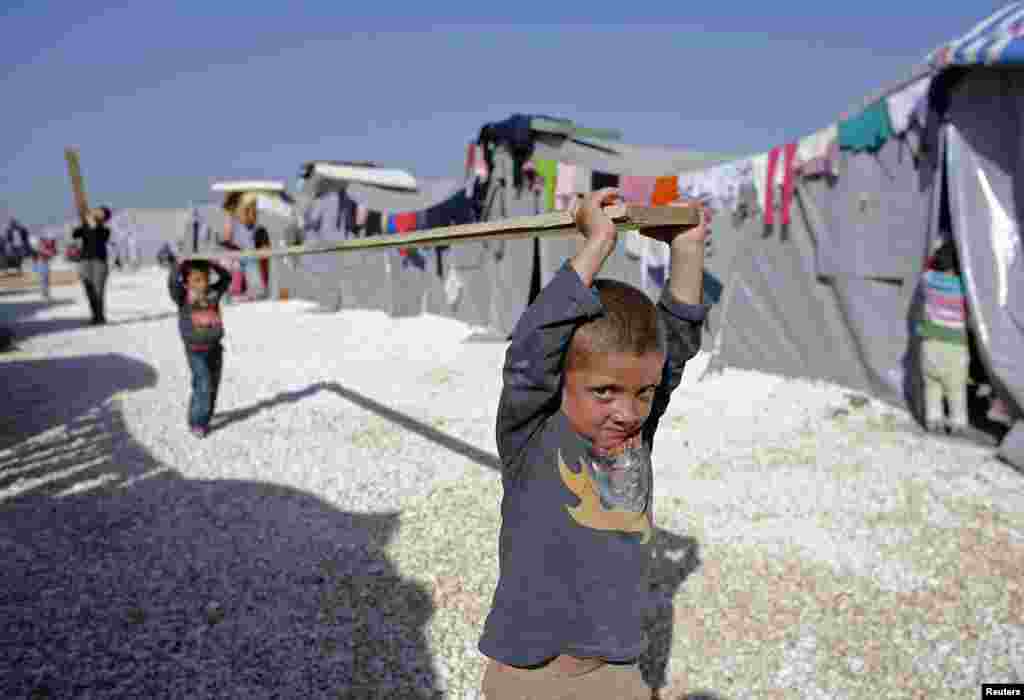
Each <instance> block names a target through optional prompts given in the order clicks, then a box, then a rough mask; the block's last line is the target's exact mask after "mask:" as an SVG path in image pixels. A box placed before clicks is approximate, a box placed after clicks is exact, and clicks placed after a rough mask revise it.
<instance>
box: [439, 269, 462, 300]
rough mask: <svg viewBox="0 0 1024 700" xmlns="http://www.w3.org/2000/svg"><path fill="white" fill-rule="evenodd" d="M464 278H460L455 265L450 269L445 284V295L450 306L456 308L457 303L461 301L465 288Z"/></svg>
mask: <svg viewBox="0 0 1024 700" xmlns="http://www.w3.org/2000/svg"><path fill="white" fill-rule="evenodd" d="M463 286H464V285H463V282H462V277H460V276H459V273H458V271H457V270H456V269H455V266H454V265H451V266H449V267H448V277H447V279H445V282H444V295H445V300H446V301H447V302H448V305H449V306H455V303H456V302H457V301H458V300H459V297H460V296H461V295H462V288H463Z"/></svg>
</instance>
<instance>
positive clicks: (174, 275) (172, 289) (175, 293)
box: [167, 262, 185, 306]
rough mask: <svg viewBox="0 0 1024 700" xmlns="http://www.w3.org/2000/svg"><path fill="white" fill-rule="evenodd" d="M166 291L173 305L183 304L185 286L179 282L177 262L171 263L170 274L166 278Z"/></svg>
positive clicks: (179, 275)
mask: <svg viewBox="0 0 1024 700" xmlns="http://www.w3.org/2000/svg"><path fill="white" fill-rule="evenodd" d="M167 291H168V292H169V293H170V295H171V299H172V300H173V301H174V303H175V304H177V305H178V306H181V305H182V304H184V303H185V285H184V284H182V281H181V270H180V268H179V267H178V265H177V262H171V264H170V274H169V275H168V276H167Z"/></svg>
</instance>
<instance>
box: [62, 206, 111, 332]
mask: <svg viewBox="0 0 1024 700" xmlns="http://www.w3.org/2000/svg"><path fill="white" fill-rule="evenodd" d="M110 215H111V212H110V208H109V207H97V208H96V209H93V210H92V211H90V212H89V213H88V214H86V215H85V220H84V221H83V222H82V225H81V226H79V227H78V228H76V229H75V230H74V231H73V232H72V233H71V236H72V238H77V239H79V240H81V242H82V248H81V253H80V257H79V263H78V276H79V277H80V278H81V279H82V286H83V287H85V294H86V296H87V297H88V299H89V308H90V309H91V311H92V324H93V325H95V326H99V325H103V324H104V323H106V322H107V317H106V313H105V310H104V295H105V294H106V289H107V274H108V272H109V269H108V267H107V255H108V254H107V244H108V243H109V242H110V229H109V228H108V227H107V224H108V223H109V222H110Z"/></svg>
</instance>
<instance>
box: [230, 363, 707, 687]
mask: <svg viewBox="0 0 1024 700" xmlns="http://www.w3.org/2000/svg"><path fill="white" fill-rule="evenodd" d="M321 391H327V392H330V393H332V394H335V395H336V396H338V397H339V398H342V399H344V400H346V401H349V402H351V403H354V404H356V405H357V406H360V407H361V408H363V409H365V410H367V411H372V412H373V413H375V414H377V415H379V416H381V417H382V418H384V419H386V420H389V421H391V422H393V423H395V424H396V425H399V426H400V427H402V428H403V429H405V430H408V431H410V432H413V433H416V434H417V435H419V436H421V437H423V438H425V439H427V440H430V441H432V442H435V443H437V444H438V445H441V446H442V447H445V448H446V449H448V450H451V451H452V452H454V453H455V454H458V455H460V456H462V457H465V458H466V459H470V460H473V461H474V462H476V463H477V464H479V465H480V466H483V467H487V468H489V469H493V470H495V471H499V472H500V471H501V461H500V460H499V459H498V457H497V455H493V454H490V453H488V452H485V451H484V450H481V449H479V448H477V447H475V446H474V445H471V444H470V443H468V442H465V441H464V440H461V439H459V438H457V437H455V436H453V435H449V434H447V433H444V432H442V431H440V430H438V429H437V428H434V427H433V426H430V425H427V424H425V423H423V422H422V421H420V420H418V419H416V418H414V417H413V416H410V415H407V414H405V413H402V412H401V411H397V410H395V409H393V408H390V407H388V406H386V405H384V404H382V403H380V402H378V401H376V400H374V399H372V398H370V397H369V396H366V395H364V394H362V393H360V392H358V391H355V390H353V389H350V388H348V387H345V386H342V385H341V384H339V383H337V382H321V383H318V384H312V385H310V386H308V387H306V388H305V389H301V390H298V391H291V392H283V393H281V394H278V395H277V396H276V397H274V398H271V399H267V400H265V401H261V402H259V403H257V404H254V405H252V406H250V407H247V408H244V409H239V410H237V411H233V412H229V413H226V414H223V415H222V416H221V421H223V422H222V423H220V424H217V427H224V426H226V425H228V424H230V423H232V422H235V421H240V420H245V419H247V418H250V417H252V416H253V415H255V414H257V413H259V412H260V411H264V410H268V409H271V408H273V407H274V406H278V405H281V404H284V403H294V402H296V401H300V400H302V399H304V398H308V397H310V396H314V395H315V394H318V393H319V392H321ZM652 555H653V561H652V564H651V571H650V582H651V593H652V601H651V602H652V608H651V614H650V617H649V619H648V620H647V621H646V624H647V634H648V638H649V640H650V646H649V647H648V650H647V652H646V654H645V655H644V657H643V658H642V660H641V663H640V666H641V670H642V671H643V673H644V678H645V680H646V681H647V683H648V685H650V686H651V687H653V688H661V687H664V686H665V684H666V682H667V678H666V668H667V665H668V659H669V655H670V653H671V649H672V639H673V627H674V619H675V615H674V613H675V609H674V603H673V601H674V598H675V595H676V593H677V592H678V591H679V588H680V586H682V585H683V583H684V582H685V581H686V579H687V578H688V577H689V576H690V574H692V573H693V572H694V571H696V570H697V567H698V566H699V565H700V560H699V556H698V544H697V540H695V539H694V538H692V537H687V536H682V535H679V534H676V533H674V532H671V531H669V530H663V529H659V530H657V533H656V535H655V539H654V546H653V553H652Z"/></svg>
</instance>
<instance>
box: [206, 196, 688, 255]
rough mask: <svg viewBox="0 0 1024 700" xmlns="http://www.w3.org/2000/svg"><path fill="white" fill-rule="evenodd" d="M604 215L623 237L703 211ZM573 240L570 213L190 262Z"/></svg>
mask: <svg viewBox="0 0 1024 700" xmlns="http://www.w3.org/2000/svg"><path fill="white" fill-rule="evenodd" d="M605 213H607V214H608V216H609V217H611V219H612V221H613V222H614V223H615V225H616V228H617V229H619V230H620V231H629V230H633V229H638V230H639V229H650V228H665V227H670V226H672V227H674V226H695V225H697V223H698V222H699V221H700V212H699V210H698V209H697V208H695V207H691V206H662V207H637V206H628V205H624V204H616V205H614V206H610V207H606V208H605ZM571 235H579V234H578V232H577V231H576V225H575V224H574V223H573V220H572V216H571V215H570V214H569V212H567V211H559V212H551V213H549V214H541V215H539V216H520V217H515V218H511V219H502V220H499V221H481V222H478V223H474V224H459V225H457V226H442V227H438V228H433V229H427V230H424V231H414V232H411V233H405V234H390V235H389V234H384V235H379V236H372V237H370V238H357V239H353V240H349V241H343V242H340V243H332V244H330V245H319V246H306V245H299V246H290V247H287V248H276V249H274V248H262V249H260V250H246V251H240V252H229V251H224V252H223V253H212V254H204V255H191V256H188V257H187V258H186V259H187V260H238V259H242V258H280V257H290V256H293V255H315V254H322V253H344V252H346V251H353V250H362V251H366V250H376V249H384V248H414V247H415V248H429V247H433V246H440V245H454V244H458V243H470V242H479V241H501V240H512V239H517V238H542V237H549V236H571Z"/></svg>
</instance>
